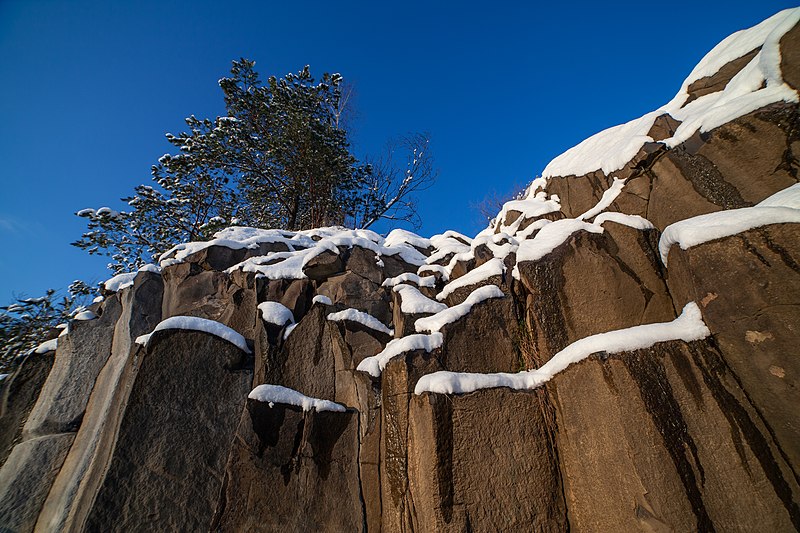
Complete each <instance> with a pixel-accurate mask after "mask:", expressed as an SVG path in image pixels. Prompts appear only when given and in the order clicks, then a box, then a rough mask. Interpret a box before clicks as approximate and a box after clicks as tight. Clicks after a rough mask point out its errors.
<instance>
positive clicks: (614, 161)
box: [542, 8, 800, 178]
mask: <svg viewBox="0 0 800 533" xmlns="http://www.w3.org/2000/svg"><path fill="white" fill-rule="evenodd" d="M798 21H800V8H793V9H787V10H784V11H781V12H780V13H777V14H776V15H773V16H772V17H770V18H768V19H767V20H765V21H763V22H761V23H760V24H758V25H756V26H753V27H752V28H749V29H746V30H742V31H739V32H736V33H734V34H733V35H731V36H729V37H728V38H726V39H725V40H723V41H722V42H721V43H719V44H718V45H717V46H715V47H714V48H713V49H712V50H711V51H710V52H709V53H708V54H706V56H705V57H704V58H703V59H702V60H701V61H700V62H699V63H698V64H697V66H696V67H695V68H694V69H693V70H692V72H691V73H690V74H689V76H688V77H687V78H686V79H685V80H684V82H683V84H682V85H681V88H680V90H679V91H678V93H677V94H676V95H675V97H674V98H673V99H672V100H671V101H670V102H668V103H667V104H665V105H664V106H662V107H661V108H659V109H657V110H655V111H653V112H651V113H648V114H646V115H644V116H642V117H640V118H637V119H634V120H631V121H630V122H627V123H625V124H621V125H619V126H614V127H612V128H608V129H606V130H604V131H601V132H599V133H597V134H595V135H593V136H591V137H589V138H588V139H586V140H584V141H583V142H581V143H580V144H578V145H577V146H575V147H573V148H571V149H569V150H567V151H566V152H564V153H563V154H561V155H559V156H558V157H556V158H555V159H553V160H552V161H551V162H550V163H549V164H548V165H547V166H546V167H545V169H544V172H542V176H543V177H544V178H552V177H565V176H570V175H575V176H580V175H583V174H588V173H590V172H593V171H595V170H601V171H603V173H604V174H605V175H607V176H608V175H610V174H611V173H612V172H614V171H616V170H619V169H621V168H622V167H623V166H625V165H626V164H627V163H628V162H629V161H630V160H631V159H632V158H633V157H634V156H636V154H637V153H638V152H639V150H640V149H641V148H642V146H643V145H644V144H645V143H647V142H652V141H653V139H652V137H650V136H648V135H647V134H648V132H649V131H650V128H651V127H652V126H653V123H654V121H655V119H656V118H657V117H658V116H660V115H663V114H669V115H671V116H672V117H673V118H675V119H677V120H679V121H681V125H680V126H679V127H678V128H677V130H676V132H675V135H674V136H673V137H671V138H669V139H664V140H662V141H660V142H662V143H664V145H666V146H667V147H668V148H672V147H675V146H677V145H679V144H680V143H682V142H684V141H686V140H687V139H688V138H689V137H691V136H692V135H693V134H694V133H695V132H697V131H698V130H699V131H701V132H707V131H710V130H712V129H714V128H716V127H719V126H721V125H722V124H725V123H727V122H730V121H731V120H734V119H736V118H738V117H741V116H743V115H746V114H747V113H750V112H752V111H755V110H756V109H759V108H761V107H764V106H766V105H769V104H772V103H775V102H781V101H783V102H798V95H797V93H796V92H795V91H794V90H793V89H791V88H790V87H789V86H788V85H786V84H785V83H784V81H783V77H782V74H781V69H780V58H781V56H780V46H779V42H780V39H781V37H783V35H784V34H786V32H788V31H789V30H790V29H791V28H793V27H794V26H795V25H796V24H797V22H798ZM758 47H761V50H760V52H759V53H758V54H757V55H756V56H755V57H754V58H753V59H752V60H751V61H750V63H749V64H748V65H746V66H745V67H744V68H743V69H742V71H740V72H739V73H738V74H737V75H736V76H734V78H733V79H731V81H730V82H729V83H728V85H727V86H726V87H725V88H724V89H723V90H722V91H718V92H714V93H711V94H707V95H704V96H701V97H700V98H697V99H696V100H694V101H692V102H690V103H688V104H686V102H687V100H688V99H689V92H688V88H689V86H690V85H691V84H692V83H694V82H695V81H697V80H699V79H701V78H704V77H707V76H711V75H713V74H715V73H716V72H718V71H719V69H720V68H722V67H723V66H724V65H726V64H727V63H729V62H730V61H732V60H734V59H737V58H739V57H742V56H744V55H746V54H748V53H749V52H751V51H753V50H755V49H757V48H758Z"/></svg>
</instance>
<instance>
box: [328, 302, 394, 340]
mask: <svg viewBox="0 0 800 533" xmlns="http://www.w3.org/2000/svg"><path fill="white" fill-rule="evenodd" d="M328 320H330V321H331V322H341V321H344V320H348V321H350V322H357V323H359V324H361V325H362V326H366V327H368V328H370V329H373V330H375V331H380V332H381V333H385V334H387V335H389V336H392V335H394V331H393V330H391V329H389V328H387V327H386V326H385V325H384V324H383V322H381V321H380V320H378V319H377V318H375V317H374V316H372V315H370V314H369V313H365V312H363V311H359V310H358V309H353V308H350V309H345V310H344V311H339V312H338V313H331V314H329V315H328Z"/></svg>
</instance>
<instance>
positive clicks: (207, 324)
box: [136, 316, 252, 353]
mask: <svg viewBox="0 0 800 533" xmlns="http://www.w3.org/2000/svg"><path fill="white" fill-rule="evenodd" d="M166 329H184V330H190V331H202V332H204V333H208V334H210V335H214V336H216V337H219V338H220V339H223V340H226V341H228V342H230V343H231V344H233V345H234V346H236V347H237V348H239V349H240V350H242V351H243V352H246V353H252V351H251V350H250V347H249V346H247V341H246V340H245V338H244V337H243V336H242V335H241V334H240V333H238V332H236V331H234V330H232V329H231V328H229V327H228V326H226V325H225V324H221V323H219V322H217V321H215V320H208V319H206V318H200V317H196V316H173V317H171V318H168V319H166V320H163V321H161V322H160V323H159V324H158V325H157V326H156V327H155V329H154V330H153V331H152V332H151V333H149V334H148V335H142V336H141V337H137V339H136V344H144V345H145V346H147V344H148V343H149V342H150V336H151V335H152V334H153V333H155V332H156V331H162V330H166Z"/></svg>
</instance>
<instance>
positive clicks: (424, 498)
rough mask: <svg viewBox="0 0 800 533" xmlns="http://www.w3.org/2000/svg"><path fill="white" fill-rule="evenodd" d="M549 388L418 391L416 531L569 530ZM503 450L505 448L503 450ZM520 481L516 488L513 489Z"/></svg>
mask: <svg viewBox="0 0 800 533" xmlns="http://www.w3.org/2000/svg"><path fill="white" fill-rule="evenodd" d="M545 396H546V393H545V391H543V390H542V391H533V392H513V391H509V390H508V389H492V390H486V391H480V392H479V393H477V394H471V395H466V396H456V397H447V396H443V395H439V394H425V395H423V396H415V397H413V398H412V399H411V401H410V405H409V417H408V418H409V428H408V436H407V439H408V478H409V481H408V485H409V492H410V497H409V498H408V500H409V501H411V502H413V505H414V508H413V510H412V512H411V516H412V522H411V526H412V528H413V530H414V531H425V530H434V531H470V530H472V531H480V530H487V529H489V528H490V527H491V525H492V524H502V528H503V530H504V531H543V532H544V531H566V530H567V528H568V526H567V508H566V505H565V502H564V492H563V487H562V486H561V475H560V473H559V469H558V466H557V465H558V461H557V460H556V457H554V455H553V454H554V452H555V450H554V448H553V447H552V445H551V444H552V439H553V431H554V429H555V426H554V423H553V419H552V412H550V411H551V410H550V407H549V401H548V400H547V399H546V398H545ZM498 452H499V453H498ZM512 487H513V488H512Z"/></svg>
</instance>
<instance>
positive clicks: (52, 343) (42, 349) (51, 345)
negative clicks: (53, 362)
mask: <svg viewBox="0 0 800 533" xmlns="http://www.w3.org/2000/svg"><path fill="white" fill-rule="evenodd" d="M57 347H58V338H55V339H50V340H49V341H44V342H43V343H41V344H40V345H39V346H37V347H36V348H34V349H33V353H35V354H43V353H47V352H52V351H55V349H56V348H57Z"/></svg>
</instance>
